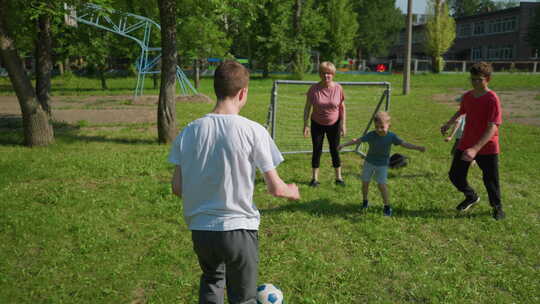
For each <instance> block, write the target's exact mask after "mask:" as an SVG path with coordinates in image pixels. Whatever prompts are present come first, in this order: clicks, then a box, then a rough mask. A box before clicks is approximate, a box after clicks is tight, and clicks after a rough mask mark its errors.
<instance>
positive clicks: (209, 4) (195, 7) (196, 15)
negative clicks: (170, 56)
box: [178, 0, 231, 88]
mask: <svg viewBox="0 0 540 304" xmlns="http://www.w3.org/2000/svg"><path fill="white" fill-rule="evenodd" d="M226 16H227V14H226V6H224V5H220V1H193V0H182V11H181V12H180V16H179V23H178V34H179V39H178V41H179V44H180V49H182V50H183V56H185V57H186V58H188V59H190V60H193V62H194V65H195V70H196V71H198V70H199V68H200V65H201V60H202V59H206V58H208V57H224V56H225V55H226V54H227V51H228V50H229V48H230V45H231V40H230V39H229V38H228V37H227V36H226V29H227V28H228V19H227V18H226ZM195 87H196V88H198V87H199V75H198V73H196V76H195Z"/></svg>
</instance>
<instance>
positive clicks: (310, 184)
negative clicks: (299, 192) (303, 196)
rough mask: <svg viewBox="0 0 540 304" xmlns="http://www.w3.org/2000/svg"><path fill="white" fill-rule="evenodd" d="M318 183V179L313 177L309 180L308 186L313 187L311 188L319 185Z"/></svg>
mask: <svg viewBox="0 0 540 304" xmlns="http://www.w3.org/2000/svg"><path fill="white" fill-rule="evenodd" d="M319 185H320V183H319V181H316V180H314V179H312V180H311V181H310V182H309V186H310V187H313V188H315V187H319Z"/></svg>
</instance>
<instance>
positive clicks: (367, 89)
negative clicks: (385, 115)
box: [266, 80, 391, 157]
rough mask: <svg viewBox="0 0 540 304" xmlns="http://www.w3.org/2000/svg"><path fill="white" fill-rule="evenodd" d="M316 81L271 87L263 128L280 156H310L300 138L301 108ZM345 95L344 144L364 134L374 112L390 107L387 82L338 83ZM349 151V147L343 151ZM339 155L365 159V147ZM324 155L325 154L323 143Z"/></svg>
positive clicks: (307, 144)
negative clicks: (278, 150) (345, 130)
mask: <svg viewBox="0 0 540 304" xmlns="http://www.w3.org/2000/svg"><path fill="white" fill-rule="evenodd" d="M315 83H317V82H316V81H297V80H276V81H274V85H273V86H272V93H271V99H270V106H269V109H268V116H267V123H266V127H267V128H268V131H269V132H270V134H271V136H272V138H273V139H274V141H275V142H276V144H277V146H278V147H279V149H280V151H281V152H282V153H284V154H290V153H311V152H312V144H311V138H304V135H303V129H304V106H305V104H306V93H307V91H308V89H309V87H310V86H311V85H313V84H315ZM338 83H339V84H341V86H342V87H343V90H344V93H345V107H346V112H347V120H346V126H347V134H346V136H345V137H342V138H341V142H342V143H345V142H347V141H349V140H351V139H353V138H357V137H360V136H362V135H364V134H366V133H367V132H368V131H369V130H370V127H371V125H372V123H373V115H374V114H375V113H376V112H377V111H382V110H384V111H388V110H389V107H390V91H391V88H390V83H389V82H338ZM347 148H349V147H347ZM347 148H345V149H343V150H342V151H343V152H356V153H358V154H360V155H361V156H362V157H365V155H366V152H367V145H364V144H360V145H357V146H351V148H350V149H347ZM323 151H324V152H328V151H329V150H328V140H327V139H325V143H324V148H323Z"/></svg>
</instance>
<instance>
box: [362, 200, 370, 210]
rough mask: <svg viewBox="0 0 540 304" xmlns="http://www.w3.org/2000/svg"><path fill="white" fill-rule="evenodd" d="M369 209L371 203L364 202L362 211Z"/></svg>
mask: <svg viewBox="0 0 540 304" xmlns="http://www.w3.org/2000/svg"><path fill="white" fill-rule="evenodd" d="M368 207H369V202H368V201H367V200H364V201H363V202H362V209H367V208H368Z"/></svg>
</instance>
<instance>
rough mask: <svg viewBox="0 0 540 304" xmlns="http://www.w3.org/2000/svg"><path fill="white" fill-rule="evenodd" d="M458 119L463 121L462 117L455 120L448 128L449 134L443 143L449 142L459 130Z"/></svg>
mask: <svg viewBox="0 0 540 304" xmlns="http://www.w3.org/2000/svg"><path fill="white" fill-rule="evenodd" d="M460 119H463V116H460V117H459V118H458V119H457V120H456V122H455V123H454V124H453V125H452V127H451V128H450V134H449V135H448V136H447V137H445V138H444V141H450V140H452V138H453V137H454V136H455V135H456V132H457V130H458V128H459V124H460Z"/></svg>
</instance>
